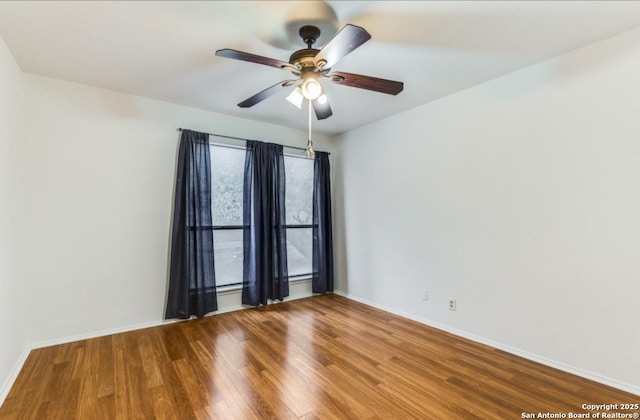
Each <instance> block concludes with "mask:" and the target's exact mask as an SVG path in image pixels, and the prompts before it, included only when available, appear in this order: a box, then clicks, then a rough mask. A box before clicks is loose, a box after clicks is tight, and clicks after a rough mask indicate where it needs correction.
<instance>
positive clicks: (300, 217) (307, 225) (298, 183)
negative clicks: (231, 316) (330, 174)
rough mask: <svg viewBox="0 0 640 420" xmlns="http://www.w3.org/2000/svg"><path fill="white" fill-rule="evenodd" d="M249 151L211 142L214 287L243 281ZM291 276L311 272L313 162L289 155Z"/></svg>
mask: <svg viewBox="0 0 640 420" xmlns="http://www.w3.org/2000/svg"><path fill="white" fill-rule="evenodd" d="M244 159H245V151H244V150H243V149H239V148H233V147H225V146H218V145H211V199H212V216H213V230H214V233H213V240H214V244H213V248H214V258H215V270H216V285H217V286H218V287H220V286H232V285H240V284H242V256H243V250H242V188H243V184H244ZM284 165H285V176H286V181H287V183H286V187H285V188H286V197H285V206H286V210H287V214H286V221H287V262H288V264H289V277H290V278H294V277H300V276H306V275H311V272H312V267H311V265H312V261H311V258H312V247H313V236H312V235H313V225H312V223H313V210H312V209H313V207H312V206H313V203H312V196H313V160H312V159H307V158H303V157H297V156H285V158H284Z"/></svg>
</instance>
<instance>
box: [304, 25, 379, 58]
mask: <svg viewBox="0 0 640 420" xmlns="http://www.w3.org/2000/svg"><path fill="white" fill-rule="evenodd" d="M370 39H371V35H369V32H367V31H366V30H365V29H364V28H361V27H359V26H355V25H351V24H347V25H345V27H344V28H342V29H341V30H340V32H338V33H337V34H336V36H334V37H333V39H332V40H331V41H329V43H328V44H327V45H325V46H324V48H323V49H322V50H320V52H319V53H318V54H317V55H316V56H315V58H314V59H313V63H314V64H315V65H316V66H318V67H320V68H325V69H328V68H331V67H333V65H334V64H336V63H337V62H338V61H340V59H342V58H344V57H345V56H346V55H347V54H349V53H350V52H351V51H353V50H355V49H356V48H358V47H359V46H360V45H362V44H364V43H365V42H367V41H368V40H370ZM323 63H324V64H323Z"/></svg>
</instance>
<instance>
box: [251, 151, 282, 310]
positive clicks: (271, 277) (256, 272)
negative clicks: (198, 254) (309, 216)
mask: <svg viewBox="0 0 640 420" xmlns="http://www.w3.org/2000/svg"><path fill="white" fill-rule="evenodd" d="M243 255H244V261H243V264H244V266H243V282H242V303H243V304H245V305H250V306H258V305H260V304H262V305H266V304H267V303H268V300H269V299H271V300H275V299H277V300H283V299H284V298H285V297H286V296H289V279H288V277H289V273H288V269H287V229H286V212H285V173H284V155H283V148H282V145H280V144H273V143H263V142H259V141H254V140H247V152H246V157H245V165H244V190H243Z"/></svg>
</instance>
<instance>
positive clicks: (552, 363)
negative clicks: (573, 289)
mask: <svg viewBox="0 0 640 420" xmlns="http://www.w3.org/2000/svg"><path fill="white" fill-rule="evenodd" d="M334 293H335V294H337V295H340V296H343V297H346V298H347V299H351V300H355V301H356V302H360V303H363V304H365V305H368V306H372V307H374V308H377V309H380V310H383V311H385V312H389V313H392V314H395V315H398V316H401V317H403V318H407V319H411V320H413V321H416V322H419V323H421V324H425V325H428V326H430V327H433V328H437V329H439V330H442V331H445V332H448V333H451V334H454V335H457V336H459V337H462V338H466V339H468V340H471V341H475V342H477V343H481V344H485V345H487V346H490V347H493V348H496V349H499V350H502V351H505V352H507V353H510V354H513V355H515V356H519V357H522V358H524V359H528V360H531V361H533V362H537V363H540V364H542V365H545V366H548V367H551V368H554V369H558V370H561V371H563V372H567V373H571V374H573V375H576V376H580V377H582V378H585V379H589V380H592V381H594V382H598V383H601V384H604V385H608V386H611V387H613V388H616V389H619V390H621V391H625V392H629V393H631V394H635V395H638V396H640V387H639V386H637V385H633V384H628V383H626V382H622V381H618V380H616V379H612V378H609V377H606V376H604V375H600V374H598V373H595V372H590V371H587V370H585V369H582V368H579V367H576V366H572V365H568V364H566V363H562V362H558V361H556V360H553V359H549V358H547V357H544V356H540V355H538V354H535V353H530V352H528V351H525V350H522V349H519V348H516V347H512V346H509V345H506V344H503V343H499V342H497V341H493V340H490V339H488V338H484V337H481V336H477V335H475V334H471V333H468V332H466V331H461V330H457V329H455V328H451V327H449V326H447V325H444V324H440V323H438V322H434V321H432V320H429V319H426V318H423V317H419V316H416V315H413V314H410V313H407V312H403V311H399V310H397V309H395V308H391V307H388V306H385V305H380V304H378V303H376V302H372V301H370V300H367V299H364V298H361V297H359V296H354V295H351V294H349V293H345V292H342V291H335V292H334Z"/></svg>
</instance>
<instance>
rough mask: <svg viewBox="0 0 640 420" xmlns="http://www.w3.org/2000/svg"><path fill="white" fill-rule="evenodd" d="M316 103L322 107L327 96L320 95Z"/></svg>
mask: <svg viewBox="0 0 640 420" xmlns="http://www.w3.org/2000/svg"><path fill="white" fill-rule="evenodd" d="M318 103H319V104H320V105H324V104H326V103H327V95H320V96H318Z"/></svg>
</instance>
